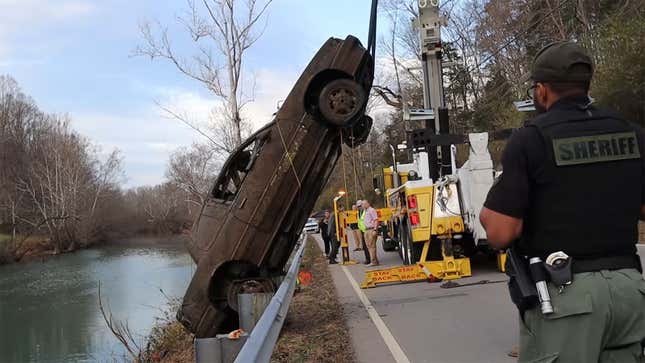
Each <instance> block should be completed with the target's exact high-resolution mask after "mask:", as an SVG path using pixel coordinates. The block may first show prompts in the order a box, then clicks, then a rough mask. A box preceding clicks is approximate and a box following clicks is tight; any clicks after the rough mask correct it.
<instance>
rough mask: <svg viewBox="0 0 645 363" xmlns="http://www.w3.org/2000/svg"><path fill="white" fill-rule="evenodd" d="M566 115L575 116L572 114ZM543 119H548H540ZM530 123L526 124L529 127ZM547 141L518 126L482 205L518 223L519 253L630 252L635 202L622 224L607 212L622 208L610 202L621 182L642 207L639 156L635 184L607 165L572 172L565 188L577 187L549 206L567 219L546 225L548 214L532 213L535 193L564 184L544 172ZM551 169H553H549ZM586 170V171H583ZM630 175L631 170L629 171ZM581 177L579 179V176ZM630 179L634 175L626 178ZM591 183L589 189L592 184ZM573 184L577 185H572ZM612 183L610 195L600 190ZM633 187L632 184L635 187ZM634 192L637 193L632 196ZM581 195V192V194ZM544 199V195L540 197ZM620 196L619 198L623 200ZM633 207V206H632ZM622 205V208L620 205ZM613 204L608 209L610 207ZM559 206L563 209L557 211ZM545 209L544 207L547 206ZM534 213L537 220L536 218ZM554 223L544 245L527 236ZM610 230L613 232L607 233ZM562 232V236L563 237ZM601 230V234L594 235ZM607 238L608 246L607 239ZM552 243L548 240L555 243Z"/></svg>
mask: <svg viewBox="0 0 645 363" xmlns="http://www.w3.org/2000/svg"><path fill="white" fill-rule="evenodd" d="M586 101H587V98H586V97H584V98H581V97H577V98H568V99H562V100H560V101H558V102H556V103H555V104H554V105H553V106H552V108H551V109H550V110H549V111H552V110H573V109H574V108H575V107H576V105H579V104H585V103H586ZM571 112H579V111H577V110H575V111H571ZM545 116H546V117H548V115H545ZM530 122H532V121H531V120H530V121H529V123H530ZM639 131H640V133H641V137H640V140H639V141H640V150H641V152H645V145H644V143H643V140H644V139H645V137H643V132H642V129H640V130H639ZM546 143H547V141H545V139H544V138H543V137H542V135H540V132H539V131H538V129H537V128H536V127H523V128H521V129H518V130H516V131H515V132H514V133H513V135H512V136H511V137H510V139H509V140H508V142H507V144H506V148H505V150H504V153H503V155H502V166H503V173H502V175H501V176H500V177H499V178H498V179H497V180H496V181H495V184H494V185H493V187H492V188H491V190H490V192H489V194H488V197H487V199H486V202H485V203H484V206H485V207H486V208H488V209H491V210H493V211H496V212H499V213H502V214H505V215H508V216H511V217H515V218H520V219H523V220H524V228H523V229H524V230H523V236H522V242H521V243H520V247H521V249H522V250H523V251H524V252H526V253H532V254H535V255H542V256H544V255H545V254H548V253H551V252H555V251H557V250H564V251H565V252H568V253H569V254H571V255H578V256H577V257H582V256H587V257H594V256H602V255H607V254H614V253H615V254H625V253H629V251H627V247H626V246H628V245H630V244H631V245H630V247H629V250H630V251H635V247H634V246H633V244H634V243H635V242H636V241H635V238H637V226H636V220H637V219H638V211H635V212H632V209H634V208H633V207H634V206H635V205H636V204H637V203H631V204H630V206H629V208H630V212H629V213H628V214H629V216H630V217H629V218H627V220H625V218H624V215H623V216H620V217H617V216H616V218H615V220H614V219H612V218H614V217H615V216H614V215H613V214H614V213H611V211H612V210H622V209H624V208H625V205H624V204H625V203H624V202H619V201H616V200H620V198H615V199H612V194H613V193H614V192H620V190H621V189H620V188H621V183H623V182H624V183H631V186H630V187H629V189H628V190H630V193H631V194H630V195H629V196H627V198H632V200H634V199H637V200H638V201H640V205H645V182H644V181H645V179H643V176H645V162H643V160H642V157H641V161H640V162H641V164H642V171H641V173H640V174H639V175H638V177H637V178H640V180H630V181H625V180H621V174H620V173H621V170H622V169H616V170H617V171H616V175H612V173H614V172H613V170H614V167H612V165H610V164H611V163H600V164H596V165H598V169H597V170H601V171H600V172H596V171H593V172H592V171H591V170H589V169H590V168H589V167H588V166H584V167H578V168H579V169H578V170H579V173H577V174H575V175H576V176H578V175H580V179H581V180H576V181H575V182H573V181H571V180H567V183H571V184H570V185H579V186H580V188H575V190H570V193H568V194H566V193H563V194H561V195H559V197H558V198H557V199H555V200H557V201H555V200H554V202H553V203H551V204H550V207H551V208H553V211H554V213H553V214H554V215H558V213H556V212H555V211H556V210H558V211H560V209H564V208H569V209H568V211H566V212H563V213H560V214H559V215H567V216H568V218H567V220H561V219H562V218H559V219H554V220H549V219H548V216H546V217H544V216H545V215H548V214H549V211H548V210H543V211H538V212H536V211H535V208H536V205H539V204H542V206H541V207H540V208H542V209H546V208H545V206H544V203H538V201H537V200H536V198H539V197H538V196H537V191H538V190H540V191H541V192H543V191H544V189H546V188H547V187H548V188H552V189H553V188H554V187H553V186H554V185H556V188H557V184H558V183H560V184H565V183H564V182H562V181H560V180H557V179H554V177H553V174H552V173H551V172H550V171H549V168H550V167H552V166H551V165H552V164H553V161H552V160H550V159H549V158H552V157H553V156H552V155H551V154H548V152H547V150H548V149H547V147H551V146H550V145H546ZM553 167H554V166H553ZM584 168H587V170H586V171H585V170H583V169H584ZM632 170H633V168H632ZM583 175H584V177H582V176H583ZM631 175H635V174H633V173H632V174H631ZM596 181H597V183H596V184H595V185H594V182H596ZM576 183H577V184H576ZM612 183H615V188H617V189H615V190H603V189H608V188H607V187H606V186H607V185H611V184H612ZM633 183H639V184H640V188H638V186H636V188H634V187H633V185H634V184H633ZM637 185H638V184H637ZM609 189H610V188H609ZM638 189H640V190H639V191H638V192H636V193H634V191H636V190H638ZM583 190H584V192H583ZM542 195H544V194H542ZM624 199H625V197H623V200H624ZM636 202H637V201H636ZM620 203H622V204H620ZM612 204H613V205H612ZM563 206H565V207H563ZM570 206H575V208H576V210H575V212H574V213H571V207H570ZM547 207H549V206H547ZM536 213H537V215H536ZM555 224H560V225H562V226H561V228H560V229H559V231H555V232H552V233H549V234H547V235H548V237H549V238H548V239H549V241H536V240H535V238H532V237H533V236H537V235H540V236H543V234H541V232H542V230H544V229H545V228H544V227H545V225H548V227H549V228H551V227H552V226H553V225H555ZM612 228H614V230H611V229H612ZM563 231H564V232H563ZM596 231H602V232H603V233H595V232H596ZM610 234H611V236H612V237H611V239H612V240H611V241H610V240H608V239H610V238H609V237H608V236H609V235H610ZM556 239H557V241H554V240H556ZM616 240H625V241H624V242H625V243H623V244H622V245H621V246H618V244H616V243H614V242H615V241H616Z"/></svg>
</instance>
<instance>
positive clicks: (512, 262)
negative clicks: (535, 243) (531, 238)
mask: <svg viewBox="0 0 645 363" xmlns="http://www.w3.org/2000/svg"><path fill="white" fill-rule="evenodd" d="M506 257H507V258H506V274H507V275H508V276H509V277H510V279H509V280H508V290H509V293H510V295H511V301H513V304H515V306H517V308H518V310H519V311H520V314H522V315H523V314H524V312H525V311H526V310H529V309H531V308H534V307H536V306H537V305H538V304H539V302H540V300H539V298H538V293H537V289H536V288H535V282H534V281H533V279H532V278H531V273H530V271H529V263H528V260H527V259H526V258H524V257H523V256H522V255H520V254H519V253H518V252H517V249H516V248H515V247H514V246H512V247H511V248H509V249H508V250H506Z"/></svg>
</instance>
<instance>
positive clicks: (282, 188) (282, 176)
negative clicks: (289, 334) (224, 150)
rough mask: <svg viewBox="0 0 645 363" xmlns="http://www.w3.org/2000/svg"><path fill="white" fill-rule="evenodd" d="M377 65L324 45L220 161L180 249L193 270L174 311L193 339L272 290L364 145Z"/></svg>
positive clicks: (233, 322) (233, 324)
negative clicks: (266, 118) (344, 148)
mask: <svg viewBox="0 0 645 363" xmlns="http://www.w3.org/2000/svg"><path fill="white" fill-rule="evenodd" d="M373 78H374V59H373V56H372V55H371V54H370V52H368V51H367V50H366V49H365V48H364V47H363V46H362V44H361V43H360V41H359V40H358V39H357V38H355V37H353V36H348V37H347V38H346V39H344V40H342V39H336V38H330V39H329V40H327V41H326V42H325V44H324V45H323V46H322V47H321V48H320V50H319V51H318V52H317V53H316V55H315V56H314V58H313V59H312V60H311V62H310V63H309V65H308V66H307V68H306V69H305V70H304V72H303V73H302V75H301V76H300V78H299V79H298V81H297V82H296V84H295V85H294V87H293V89H292V90H291V92H290V93H289V95H288V97H287V99H286V100H285V101H284V103H283V105H282V107H281V108H280V109H279V111H278V112H277V113H276V115H275V119H274V120H273V121H272V122H270V123H269V124H267V125H266V126H264V127H263V128H262V129H260V130H259V131H257V132H256V133H255V134H253V135H252V136H251V137H249V138H248V139H247V140H246V141H244V142H243V143H242V145H240V146H239V147H238V148H237V149H236V150H235V151H234V152H233V153H232V154H231V156H230V157H229V158H228V160H227V161H226V163H225V164H224V166H223V168H222V170H221V172H220V174H219V176H218V178H217V180H216V181H215V185H214V187H213V189H212V192H211V194H210V195H209V198H208V199H207V200H206V202H205V203H204V205H203V206H202V208H201V212H200V213H199V215H198V217H197V218H196V220H195V222H194V224H193V227H192V232H191V238H190V240H189V241H188V243H187V247H188V250H189V252H190V255H191V256H192V258H193V260H194V261H195V262H196V263H197V269H196V271H195V274H194V276H193V278H192V281H191V283H190V285H189V287H188V290H187V291H186V294H185V296H184V300H183V303H182V306H181V308H180V310H179V312H178V314H177V318H178V319H179V321H181V322H182V324H184V326H186V328H188V330H190V331H191V332H193V333H194V334H195V335H196V337H197V338H204V337H212V336H214V335H215V334H217V333H220V332H228V331H230V330H232V329H235V328H237V319H238V314H237V295H238V294H239V293H241V292H262V291H264V292H270V291H274V289H275V285H274V282H273V279H272V278H273V277H275V276H278V275H281V274H282V273H283V272H282V271H283V268H284V266H285V264H286V262H287V259H288V258H289V255H290V254H291V251H292V249H293V247H294V245H295V243H296V241H297V240H298V236H299V234H300V233H301V232H302V229H303V226H304V224H305V222H306V221H307V218H308V216H309V213H310V212H311V209H312V208H313V205H314V203H315V201H316V199H317V197H318V195H319V194H320V192H321V191H322V188H323V187H324V185H325V183H326V182H327V179H328V178H329V175H330V173H331V171H332V170H333V168H334V165H335V164H336V161H337V160H338V158H339V156H340V154H341V143H343V142H344V143H345V144H347V145H349V146H357V145H360V144H362V143H363V142H364V141H365V140H366V139H367V136H368V134H369V131H370V128H371V126H372V120H371V118H370V117H369V116H366V115H365V107H366V103H367V97H368V94H369V91H370V88H371V86H372V81H373Z"/></svg>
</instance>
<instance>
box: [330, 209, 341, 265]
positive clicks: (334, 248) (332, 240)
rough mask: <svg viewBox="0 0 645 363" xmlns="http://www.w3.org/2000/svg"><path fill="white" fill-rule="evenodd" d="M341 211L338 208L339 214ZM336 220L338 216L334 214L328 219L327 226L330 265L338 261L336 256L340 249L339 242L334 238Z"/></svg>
mask: <svg viewBox="0 0 645 363" xmlns="http://www.w3.org/2000/svg"><path fill="white" fill-rule="evenodd" d="M342 210H343V209H342V207H340V208H338V211H339V212H342ZM337 218H338V214H336V213H334V214H333V215H332V216H331V218H330V219H329V225H328V226H327V233H328V234H329V241H330V247H331V251H330V252H329V264H330V265H333V264H336V263H338V261H336V256H337V255H338V248H339V247H340V241H338V237H337V236H336V222H337V221H336V219H337Z"/></svg>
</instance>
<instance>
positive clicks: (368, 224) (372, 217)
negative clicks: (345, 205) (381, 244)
mask: <svg viewBox="0 0 645 363" xmlns="http://www.w3.org/2000/svg"><path fill="white" fill-rule="evenodd" d="M363 210H364V211H365V215H364V217H363V223H365V244H366V245H367V249H368V250H369V253H370V260H371V261H372V263H370V264H369V265H368V266H378V265H379V261H378V256H377V254H376V237H377V227H378V214H377V213H376V209H374V208H372V206H371V205H370V202H369V201H367V200H364V201H363Z"/></svg>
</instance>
